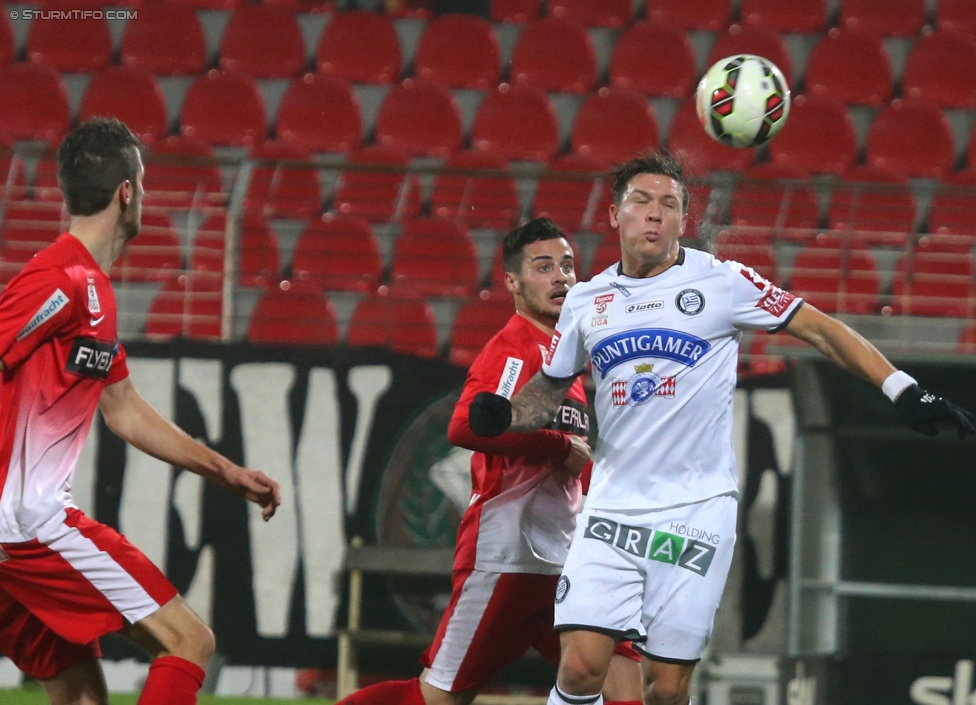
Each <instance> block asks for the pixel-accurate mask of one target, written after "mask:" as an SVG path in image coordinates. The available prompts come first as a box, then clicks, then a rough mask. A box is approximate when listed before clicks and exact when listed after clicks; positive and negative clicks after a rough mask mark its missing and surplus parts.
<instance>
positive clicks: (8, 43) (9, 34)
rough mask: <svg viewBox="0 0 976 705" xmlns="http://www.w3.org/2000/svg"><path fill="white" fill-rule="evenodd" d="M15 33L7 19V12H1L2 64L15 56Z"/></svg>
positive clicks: (0, 58)
mask: <svg viewBox="0 0 976 705" xmlns="http://www.w3.org/2000/svg"><path fill="white" fill-rule="evenodd" d="M15 48H16V47H15V44H14V33H13V30H12V29H10V22H8V21H7V13H6V12H4V13H0V64H6V63H8V62H10V61H12V60H13V58H14V49H15Z"/></svg>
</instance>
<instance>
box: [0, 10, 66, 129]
mask: <svg viewBox="0 0 976 705" xmlns="http://www.w3.org/2000/svg"><path fill="white" fill-rule="evenodd" d="M42 24H51V23H50V22H48V23H42ZM0 96H3V100H0V130H2V131H3V132H6V133H7V134H8V135H10V136H11V137H13V138H14V139H18V140H43V141H45V142H49V143H51V144H52V145H56V144H58V143H60V142H61V138H62V137H64V135H65V134H67V132H68V129H69V127H70V120H71V117H70V115H69V113H68V93H67V90H66V89H65V85H64V82H63V81H62V80H61V76H60V74H58V72H57V71H55V70H54V69H53V68H51V67H50V66H41V65H38V64H6V65H0Z"/></svg>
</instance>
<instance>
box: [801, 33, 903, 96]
mask: <svg viewBox="0 0 976 705" xmlns="http://www.w3.org/2000/svg"><path fill="white" fill-rule="evenodd" d="M855 66H856V67H857V70H856V71H854V70H852V67H855ZM806 90H807V92H808V93H810V95H814V96H818V97H821V98H831V99H833V100H839V101H840V102H842V103H845V104H847V105H881V104H883V103H887V102H888V101H889V100H890V99H891V58H890V57H889V56H888V50H887V49H886V48H885V45H884V44H883V43H882V42H881V40H880V39H878V37H876V36H874V35H871V34H868V33H866V32H861V31H858V30H855V29H850V28H847V29H839V28H837V27H834V28H833V29H831V30H830V31H829V32H827V34H825V35H824V36H823V37H821V39H820V41H818V42H817V45H816V46H815V47H814V48H813V51H811V52H810V57H809V62H808V64H807V74H806Z"/></svg>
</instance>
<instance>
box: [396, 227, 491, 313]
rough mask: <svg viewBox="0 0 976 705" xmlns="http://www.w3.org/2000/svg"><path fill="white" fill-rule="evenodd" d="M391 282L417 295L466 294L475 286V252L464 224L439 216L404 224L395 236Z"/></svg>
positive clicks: (399, 290) (476, 279)
mask: <svg viewBox="0 0 976 705" xmlns="http://www.w3.org/2000/svg"><path fill="white" fill-rule="evenodd" d="M390 285H391V287H392V289H393V291H394V292H396V293H403V292H407V293H409V294H418V295H420V296H467V295H469V294H471V293H472V292H473V291H474V290H475V287H477V286H478V253H477V251H476V250H475V247H474V242H472V240H471V236H470V235H469V234H468V231H467V229H466V228H464V227H463V226H461V225H459V224H458V223H456V222H455V221H452V220H443V219H441V218H417V219H413V220H408V221H406V222H405V223H404V224H403V232H401V233H400V236H399V237H398V238H397V240H396V244H395V245H394V253H393V268H392V271H391V272H390Z"/></svg>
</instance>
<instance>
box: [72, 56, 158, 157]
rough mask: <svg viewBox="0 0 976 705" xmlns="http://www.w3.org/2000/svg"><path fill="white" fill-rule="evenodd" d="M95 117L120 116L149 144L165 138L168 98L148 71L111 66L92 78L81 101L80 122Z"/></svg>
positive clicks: (119, 117)
mask: <svg viewBox="0 0 976 705" xmlns="http://www.w3.org/2000/svg"><path fill="white" fill-rule="evenodd" d="M96 115H112V116H114V117H117V118H118V119H119V120H121V121H122V122H124V123H125V124H126V125H128V127H129V129H130V130H132V132H133V133H134V134H135V135H136V137H138V138H139V139H140V140H142V141H143V142H144V143H146V144H153V143H154V142H156V141H157V140H160V139H162V138H163V137H164V136H165V135H166V99H165V98H164V97H163V90H162V88H160V87H159V84H158V83H157V82H156V79H155V78H154V77H153V75H152V74H151V73H149V72H148V71H146V70H145V69H141V68H136V67H134V66H110V67H109V68H106V69H102V70H101V71H99V72H98V73H96V74H95V75H94V76H92V79H91V82H89V84H88V88H86V89H85V95H84V96H83V97H82V99H81V109H80V110H79V111H78V119H79V120H87V119H88V118H91V117H94V116H96Z"/></svg>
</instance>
